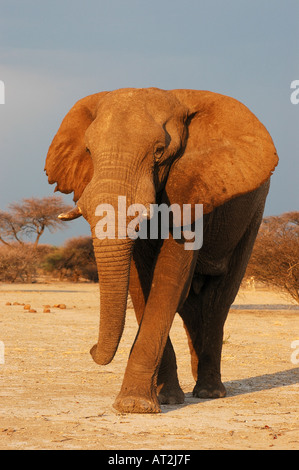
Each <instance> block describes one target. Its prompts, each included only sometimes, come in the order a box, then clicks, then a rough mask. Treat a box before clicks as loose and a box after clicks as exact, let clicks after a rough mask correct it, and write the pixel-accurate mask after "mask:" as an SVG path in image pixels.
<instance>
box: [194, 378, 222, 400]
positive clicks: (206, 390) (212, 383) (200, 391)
mask: <svg viewBox="0 0 299 470" xmlns="http://www.w3.org/2000/svg"><path fill="white" fill-rule="evenodd" d="M225 395H226V390H225V387H224V385H223V383H222V382H221V380H211V379H210V380H198V381H197V383H196V385H195V387H194V389H193V396H194V397H196V398H223V397H225Z"/></svg>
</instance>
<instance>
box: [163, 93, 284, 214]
mask: <svg viewBox="0 0 299 470" xmlns="http://www.w3.org/2000/svg"><path fill="white" fill-rule="evenodd" d="M172 93H173V94H174V95H175V96H176V97H177V98H178V100H179V101H180V102H181V103H182V104H184V105H186V106H187V107H188V108H189V113H190V116H191V117H190V119H191V120H190V124H189V128H188V134H189V135H188V137H187V143H186V147H185V150H184V153H183V154H182V156H181V157H180V158H179V159H178V160H176V161H175V162H174V164H173V165H172V167H171V169H170V172H169V176H168V180H167V184H166V187H165V198H164V199H166V200H168V203H170V204H173V203H178V204H180V206H182V204H203V212H204V213H208V212H211V211H212V210H213V209H214V208H215V207H217V206H219V205H221V204H223V203H225V202H226V201H228V200H229V199H232V198H234V197H236V196H239V195H242V194H245V193H247V192H250V191H253V190H254V189H256V188H258V187H259V186H261V185H262V184H263V183H264V182H265V181H266V180H267V179H268V178H269V177H270V176H271V174H272V172H273V170H274V168H275V167H276V165H277V163H278V157H277V154H276V149H275V147H274V144H273V142H272V139H271V137H270V135H269V134H268V132H267V130H266V129H265V127H264V126H263V125H262V124H261V123H260V121H259V120H258V119H257V118H256V117H255V116H254V115H253V114H252V113H251V112H250V111H249V110H248V108H246V106H244V105H243V104H241V103H240V102H238V101H236V100H235V99H233V98H229V97H227V96H223V95H219V94H216V93H211V92H207V91H196V90H173V91H172Z"/></svg>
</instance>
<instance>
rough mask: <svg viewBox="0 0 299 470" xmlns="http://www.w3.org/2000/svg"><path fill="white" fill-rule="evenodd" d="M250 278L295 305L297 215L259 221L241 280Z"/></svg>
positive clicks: (298, 250)
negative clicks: (280, 293) (288, 296)
mask: <svg viewBox="0 0 299 470" xmlns="http://www.w3.org/2000/svg"><path fill="white" fill-rule="evenodd" d="M252 276H253V277H254V279H255V280H256V281H259V282H261V283H263V284H266V285H268V286H270V287H274V288H276V289H279V290H282V291H284V292H286V293H287V294H288V295H290V296H291V297H292V298H293V299H295V300H296V302H298V303H299V212H289V213H285V214H282V215H281V216H277V217H267V218H265V219H264V220H263V223H262V225H261V227H260V230H259V233H258V236H257V239H256V243H255V246H254V248H253V252H252V256H251V259H250V261H249V264H248V267H247V271H246V274H245V278H250V277H252Z"/></svg>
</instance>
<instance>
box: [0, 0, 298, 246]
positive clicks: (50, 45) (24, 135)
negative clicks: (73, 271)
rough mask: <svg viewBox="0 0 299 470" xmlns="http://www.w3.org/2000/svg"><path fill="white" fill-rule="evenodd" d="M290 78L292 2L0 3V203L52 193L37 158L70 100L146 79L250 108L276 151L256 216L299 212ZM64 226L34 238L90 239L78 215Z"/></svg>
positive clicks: (294, 46) (294, 65)
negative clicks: (276, 163) (268, 184)
mask: <svg viewBox="0 0 299 470" xmlns="http://www.w3.org/2000/svg"><path fill="white" fill-rule="evenodd" d="M295 80H299V2H298V0H284V1H281V0H250V1H248V0H184V1H182V0H150V1H149V0H85V1H78V0H51V2H50V1H47V2H46V1H40V0H0V81H2V82H3V83H4V87H5V89H4V94H5V104H0V160H1V165H0V209H2V210H5V209H6V208H7V205H8V204H9V203H11V202H16V201H20V200H22V199H23V198H30V197H45V196H51V195H53V190H54V186H51V185H49V184H48V182H47V177H46V175H45V173H44V163H45V158H46V154H47V151H48V147H49V145H50V143H51V141H52V139H53V137H54V135H55V133H56V132H57V130H58V127H59V125H60V123H61V120H62V119H63V117H64V115H65V114H66V113H67V112H68V110H69V109H70V108H71V107H72V106H73V104H74V103H75V102H76V101H77V100H78V99H80V98H83V97H84V96H86V95H89V94H92V93H97V92H99V91H104V90H114V89H117V88H123V87H150V86H155V87H158V88H162V89H173V88H191V89H199V90H210V91H214V92H217V93H222V94H225V95H229V96H232V97H234V98H236V99H238V100H239V101H241V102H242V103H244V104H245V105H246V106H248V108H249V109H250V110H251V111H252V112H253V113H254V114H255V115H256V116H257V117H258V118H259V119H260V120H261V121H262V123H263V124H264V125H265V126H266V128H267V129H268V131H269V132H270V134H271V136H272V138H273V140H274V143H275V146H276V149H277V152H278V155H279V157H280V163H279V166H278V167H277V169H276V171H275V173H274V175H273V177H272V183H271V189H270V193H269V196H268V199H267V204H266V209H265V215H266V216H267V215H278V214H281V213H283V212H288V211H294V210H299V191H298V186H299V178H298V175H299V165H298V161H299V132H298V128H299V104H294V103H292V101H291V94H292V93H294V92H296V89H295V90H294V89H291V83H292V82H294V81H295ZM298 85H299V82H298ZM1 89H2V88H1V87H0V93H1ZM296 96H297V97H299V93H298V94H297V95H296ZM2 101H3V100H2ZM2 101H1V96H0V103H2ZM293 101H295V103H296V101H299V99H297V100H296V99H295V100H294V99H293ZM64 200H65V202H66V203H72V196H71V195H68V196H64ZM66 226H67V227H68V228H67V229H66V230H64V231H62V232H57V233H55V234H50V233H46V234H45V235H44V236H43V239H42V240H41V241H42V242H43V243H50V244H56V245H59V244H61V243H63V242H64V241H65V240H66V239H67V238H70V237H74V236H79V235H89V234H90V229H89V226H88V224H87V222H86V221H85V220H83V218H81V219H77V220H76V221H73V222H69V223H67V224H66Z"/></svg>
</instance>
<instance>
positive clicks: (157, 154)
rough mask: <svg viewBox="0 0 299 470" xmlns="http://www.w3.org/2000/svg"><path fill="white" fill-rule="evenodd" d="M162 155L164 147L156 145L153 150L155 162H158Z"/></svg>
mask: <svg viewBox="0 0 299 470" xmlns="http://www.w3.org/2000/svg"><path fill="white" fill-rule="evenodd" d="M163 153H164V147H163V146H162V145H158V146H157V147H156V148H155V151H154V158H155V160H156V161H158V160H160V158H161V157H162V155H163Z"/></svg>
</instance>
